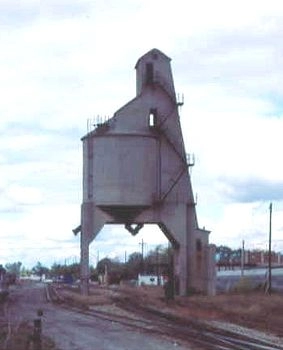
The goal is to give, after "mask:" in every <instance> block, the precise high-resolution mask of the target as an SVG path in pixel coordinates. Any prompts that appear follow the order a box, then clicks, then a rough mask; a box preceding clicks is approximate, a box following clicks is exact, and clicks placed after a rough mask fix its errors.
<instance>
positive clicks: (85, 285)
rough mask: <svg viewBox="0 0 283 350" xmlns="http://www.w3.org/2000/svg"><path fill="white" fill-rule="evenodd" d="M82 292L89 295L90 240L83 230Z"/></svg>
mask: <svg viewBox="0 0 283 350" xmlns="http://www.w3.org/2000/svg"><path fill="white" fill-rule="evenodd" d="M80 268H81V271H80V274H81V276H80V278H81V285H80V287H81V294H82V295H88V292H89V290H88V281H89V241H88V239H86V237H85V236H84V232H83V231H82V232H81V266H80Z"/></svg>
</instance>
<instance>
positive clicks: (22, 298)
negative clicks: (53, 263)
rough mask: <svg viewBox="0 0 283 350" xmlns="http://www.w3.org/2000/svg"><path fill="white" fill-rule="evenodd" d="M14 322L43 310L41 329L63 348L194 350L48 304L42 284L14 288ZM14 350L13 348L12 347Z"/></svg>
mask: <svg viewBox="0 0 283 350" xmlns="http://www.w3.org/2000/svg"><path fill="white" fill-rule="evenodd" d="M5 309H6V312H5V315H4V313H2V316H1V317H2V321H3V319H4V316H5V317H6V318H7V317H8V318H9V320H10V322H11V324H13V325H19V324H21V323H22V322H28V323H30V324H32V323H33V320H34V319H35V318H36V317H37V316H36V315H37V311H38V310H39V309H40V310H42V311H43V316H42V332H43V335H44V336H46V337H49V338H51V339H52V340H54V342H55V344H56V349H60V350H114V349H115V350H127V349H129V350H130V349H131V350H172V349H180V350H185V349H186V350H190V349H191V350H192V349H194V348H193V347H190V346H189V345H187V344H186V345H182V344H180V343H177V342H176V341H175V340H174V339H173V338H169V337H166V336H160V337H159V336H157V335H156V336H155V335H153V334H148V333H143V332H140V331H139V330H138V329H133V328H132V327H130V326H125V325H123V324H120V323H118V322H111V321H106V320H102V319H94V318H93V317H88V316H86V315H82V314H79V313H77V312H75V311H71V310H67V309H64V308H61V307H60V306H57V305H53V304H51V303H48V302H47V300H46V298H45V293H44V285H43V284H42V283H32V284H29V283H25V284H22V285H18V286H17V287H15V288H14V289H13V290H12V291H11V293H10V297H9V298H8V301H7V304H6V306H5ZM13 350H14V349H13Z"/></svg>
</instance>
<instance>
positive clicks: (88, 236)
mask: <svg viewBox="0 0 283 350" xmlns="http://www.w3.org/2000/svg"><path fill="white" fill-rule="evenodd" d="M105 222H106V220H105V217H104V215H103V214H102V213H101V211H100V210H99V209H98V208H97V207H95V204H94V202H86V203H83V204H82V231H81V276H80V277H81V294H83V295H88V287H89V285H88V282H89V277H90V273H89V245H90V243H91V242H92V241H93V240H94V238H95V237H96V235H97V234H98V232H99V231H100V230H101V229H102V227H103V226H104V224H105Z"/></svg>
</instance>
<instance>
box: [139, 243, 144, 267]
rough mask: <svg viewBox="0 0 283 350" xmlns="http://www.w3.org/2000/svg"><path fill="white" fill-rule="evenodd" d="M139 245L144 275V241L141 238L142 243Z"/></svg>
mask: <svg viewBox="0 0 283 350" xmlns="http://www.w3.org/2000/svg"><path fill="white" fill-rule="evenodd" d="M139 244H140V245H141V254H142V273H144V245H145V243H144V241H143V238H142V241H141V243H139Z"/></svg>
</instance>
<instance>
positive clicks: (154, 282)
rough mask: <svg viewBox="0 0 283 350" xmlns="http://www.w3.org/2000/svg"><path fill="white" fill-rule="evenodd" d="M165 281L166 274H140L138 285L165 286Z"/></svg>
mask: <svg viewBox="0 0 283 350" xmlns="http://www.w3.org/2000/svg"><path fill="white" fill-rule="evenodd" d="M164 282H165V278H164V276H156V275H139V276H138V286H163V285H164Z"/></svg>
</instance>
